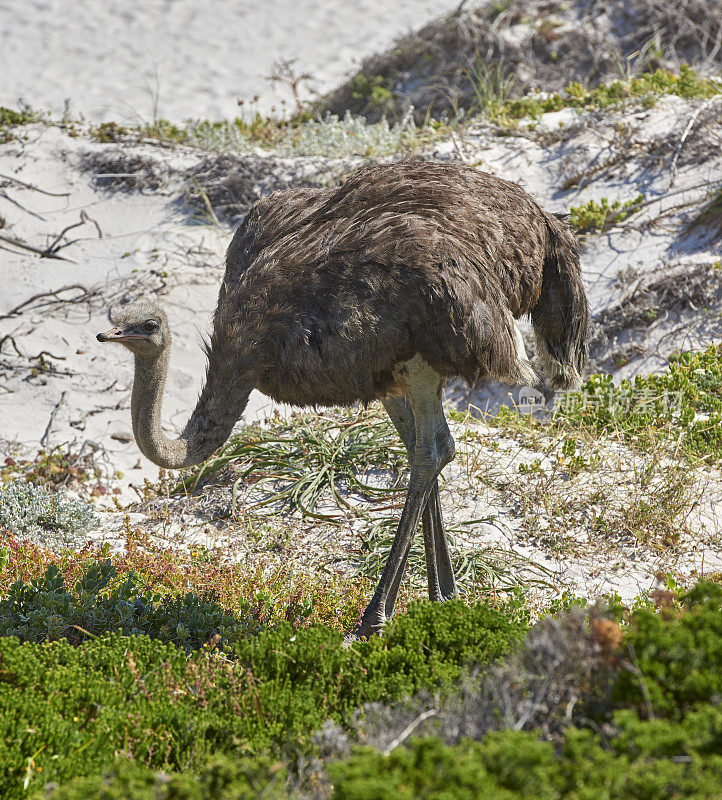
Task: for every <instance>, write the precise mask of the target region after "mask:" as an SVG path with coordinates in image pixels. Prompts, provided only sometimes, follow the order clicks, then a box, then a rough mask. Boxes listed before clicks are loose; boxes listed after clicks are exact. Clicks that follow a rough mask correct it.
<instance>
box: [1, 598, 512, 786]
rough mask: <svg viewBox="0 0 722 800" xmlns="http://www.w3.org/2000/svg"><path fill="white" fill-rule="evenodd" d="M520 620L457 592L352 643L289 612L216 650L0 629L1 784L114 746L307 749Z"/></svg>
mask: <svg viewBox="0 0 722 800" xmlns="http://www.w3.org/2000/svg"><path fill="white" fill-rule="evenodd" d="M525 627H526V624H525V620H524V619H523V617H521V616H520V615H519V614H515V613H513V612H511V613H510V612H509V611H507V612H504V611H500V610H495V609H491V608H489V607H487V606H485V605H474V606H466V605H464V604H463V603H462V602H460V601H456V602H451V603H446V604H443V605H442V604H432V603H422V604H417V605H414V606H412V607H411V608H410V609H409V613H408V614H407V615H404V616H400V617H399V618H398V619H397V620H396V621H395V622H394V624H393V625H391V626H389V627H388V628H387V629H386V630H385V632H384V635H383V636H382V637H375V638H373V639H370V640H367V641H363V642H359V643H356V644H354V645H353V646H352V647H345V646H344V645H343V639H342V636H341V635H340V634H339V633H337V632H335V631H331V630H330V629H328V628H325V627H323V626H315V627H313V628H307V629H303V630H293V629H292V628H291V627H290V626H289V625H288V624H281V625H278V626H277V627H276V628H274V629H272V630H264V631H261V632H260V633H258V635H256V636H251V637H249V638H240V639H237V640H236V641H235V642H234V643H233V649H232V650H231V651H230V652H229V653H228V655H227V656H223V655H221V654H220V653H217V652H215V650H213V651H211V650H209V648H203V649H200V650H197V651H195V652H192V653H191V654H190V655H189V654H188V653H187V652H186V651H185V650H183V649H178V648H176V647H174V646H173V645H169V644H164V643H162V642H160V641H157V640H153V639H150V638H148V637H147V636H137V635H134V636H131V637H126V636H121V635H120V634H117V633H113V634H108V635H106V636H103V637H101V638H91V639H90V640H87V641H84V642H83V643H82V644H81V645H80V646H77V647H74V646H72V645H71V644H69V643H68V641H67V640H61V641H59V642H55V643H50V644H34V643H31V642H26V643H25V644H21V643H20V642H19V640H18V639H17V638H14V637H5V638H1V639H0V658H1V662H0V663H1V669H2V672H1V675H2V680H0V712H1V713H0V732H1V734H2V735H1V736H0V763H2V764H3V765H4V770H5V772H4V776H5V781H4V783H5V786H6V787H10V792H9V793H8V794H7V795H6V796H7V797H22V796H23V790H24V789H27V788H28V786H30V788H32V789H36V788H37V789H39V788H41V787H42V786H43V785H44V783H45V782H47V781H48V780H55V781H66V780H69V779H70V778H72V777H74V776H79V775H89V774H93V773H99V772H101V771H102V770H103V769H105V768H106V767H107V765H108V764H109V763H112V760H113V758H114V755H115V754H119V753H123V754H125V755H126V757H128V758H130V759H132V760H135V761H136V762H138V763H141V764H145V765H147V766H149V767H153V768H157V769H159V768H164V769H173V770H186V769H202V767H203V765H204V764H205V762H206V761H207V759H208V758H209V756H210V755H211V754H212V753H214V752H216V753H226V754H229V755H242V754H248V753H249V752H250V753H252V754H258V753H262V752H264V751H268V750H271V751H273V752H279V751H280V748H281V747H282V746H289V745H292V746H295V747H303V748H306V747H308V745H309V740H310V735H311V732H312V731H313V730H315V729H317V728H319V727H321V725H322V724H323V722H324V721H325V720H326V719H328V718H331V719H335V720H336V721H338V722H341V721H342V720H343V719H345V718H346V717H347V716H349V715H350V714H351V712H352V711H353V710H354V709H355V708H357V707H359V706H361V705H363V704H364V703H367V702H372V701H373V702H386V703H388V702H390V701H393V700H395V699H401V698H402V697H404V696H407V695H412V694H414V693H416V692H418V691H420V690H421V689H423V688H432V687H440V686H443V685H452V684H453V683H454V682H455V681H456V680H458V678H459V675H460V674H461V672H462V671H463V670H464V669H468V668H469V667H471V666H472V665H474V664H478V663H482V664H483V663H485V662H488V661H489V660H490V659H493V658H496V657H498V656H500V655H502V654H503V653H505V652H506V651H507V650H508V649H509V648H510V647H511V645H512V644H513V643H514V642H516V641H517V640H518V638H519V637H520V635H522V634H523V632H524V630H525ZM213 644H214V642H211V643H210V645H209V647H212V646H213ZM21 720H22V724H21V725H20V726H19V725H18V723H20V721H21ZM28 776H29V777H28Z"/></svg>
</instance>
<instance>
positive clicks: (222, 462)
mask: <svg viewBox="0 0 722 800" xmlns="http://www.w3.org/2000/svg"><path fill="white" fill-rule="evenodd" d="M405 463H406V452H405V450H404V448H403V446H402V444H401V442H400V441H399V439H398V437H397V435H396V432H395V431H394V429H393V428H392V426H391V424H390V423H389V422H388V420H386V418H385V417H384V416H382V414H381V413H380V412H379V411H378V410H377V409H369V410H363V411H347V412H333V413H331V412H329V413H327V414H315V413H313V414H299V415H295V416H294V417H292V418H291V419H289V420H273V421H272V422H271V424H270V426H269V427H268V428H261V427H259V426H249V427H248V428H246V430H244V431H243V432H242V433H240V434H239V435H238V436H236V437H234V438H233V439H232V440H231V441H230V442H229V444H227V445H226V447H224V448H223V450H222V451H221V452H220V453H219V454H218V455H216V456H215V457H214V458H212V459H209V460H208V461H206V462H205V463H203V464H201V465H200V466H199V467H198V468H196V469H194V470H192V471H190V472H189V473H188V474H186V475H185V476H184V477H183V479H182V480H181V481H180V482H179V483H178V484H177V485H176V486H175V487H174V488H173V490H172V492H173V493H180V492H187V493H192V492H194V491H196V490H197V489H198V488H199V487H200V486H201V485H203V483H205V482H206V481H208V479H210V478H211V477H212V476H213V475H215V474H217V473H218V472H220V471H221V470H226V469H232V470H233V473H234V482H233V500H232V511H233V512H234V513H235V511H236V509H237V506H238V502H239V496H240V490H241V487H242V486H244V485H245V486H252V487H253V489H254V491H262V492H264V496H263V497H261V498H260V499H254V500H253V501H252V503H251V505H252V506H254V507H259V508H260V507H263V506H268V505H274V506H277V505H281V506H287V507H288V508H290V509H292V510H298V511H300V512H301V513H302V514H303V515H305V516H308V517H311V518H313V519H319V520H324V521H333V520H337V519H338V516H339V515H338V514H333V513H321V512H319V511H318V510H317V506H318V505H319V503H320V501H321V500H322V498H325V499H330V500H331V501H332V503H333V505H335V506H336V507H337V508H339V509H349V508H351V503H350V502H349V500H348V499H347V498H348V496H358V497H360V498H362V499H364V500H377V499H379V498H383V497H385V496H387V495H388V494H389V493H393V492H398V491H402V490H403V487H400V486H397V485H396V484H397V483H398V476H399V473H400V471H401V470H402V469H403V468H404V466H405ZM370 469H377V470H378V469H380V470H383V471H384V472H386V473H390V474H391V476H392V482H393V485H392V486H391V487H389V486H387V485H386V483H387V482H384V483H383V485H378V486H376V485H374V484H373V483H371V482H370V481H369V480H368V476H369V470H370ZM394 476H395V477H394ZM341 488H342V491H341Z"/></svg>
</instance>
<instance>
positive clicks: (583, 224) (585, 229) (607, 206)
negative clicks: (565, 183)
mask: <svg viewBox="0 0 722 800" xmlns="http://www.w3.org/2000/svg"><path fill="white" fill-rule="evenodd" d="M645 199H646V198H645V196H644V195H643V194H638V195H637V196H636V197H634V198H632V199H631V200H625V201H624V202H622V201H621V200H614V201H613V202H612V203H610V202H609V200H607V198H606V197H602V198H601V200H600V201H599V202H597V201H596V200H589V201H587V202H586V203H584V204H583V205H581V206H572V207H571V208H570V209H569V211H570V215H569V224H570V225H571V227H572V228H573V229H574V230H576V231H577V232H578V233H589V232H591V231H605V230H607V228H611V227H612V226H613V225H616V224H618V223H619V222H622V221H623V220H625V219H626V218H627V217H628V216H629V215H630V214H633V213H634V212H635V211H638V210H639V207H640V206H641V205H642V203H644V201H645Z"/></svg>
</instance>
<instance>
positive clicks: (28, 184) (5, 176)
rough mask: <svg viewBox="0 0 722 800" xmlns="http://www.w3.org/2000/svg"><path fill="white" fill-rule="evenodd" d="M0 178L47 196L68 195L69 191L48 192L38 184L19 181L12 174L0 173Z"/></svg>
mask: <svg viewBox="0 0 722 800" xmlns="http://www.w3.org/2000/svg"><path fill="white" fill-rule="evenodd" d="M0 180H4V181H12V182H13V183H17V184H18V186H24V187H25V188H26V189H32V190H33V191H34V192H40V194H46V195H47V196H48V197H70V192H48V191H46V190H45V189H41V188H40V187H39V186H34V185H33V184H32V183H26V182H25V181H21V180H20V178H13V176H12V175H2V174H0Z"/></svg>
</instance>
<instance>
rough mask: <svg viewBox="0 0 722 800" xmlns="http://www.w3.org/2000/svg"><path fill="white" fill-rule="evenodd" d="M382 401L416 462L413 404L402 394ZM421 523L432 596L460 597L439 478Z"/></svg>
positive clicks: (444, 597)
mask: <svg viewBox="0 0 722 800" xmlns="http://www.w3.org/2000/svg"><path fill="white" fill-rule="evenodd" d="M382 402H383V404H384V408H385V409H386V412H387V413H388V415H389V417H390V418H391V422H393V424H394V427H395V428H396V430H397V431H398V434H399V436H400V437H401V441H402V442H403V443H404V445H405V447H406V451H407V453H408V456H409V464H412V463H413V460H414V448H415V445H416V431H415V430H414V412H413V411H412V410H411V405H410V404H409V403H408V402H407V401H406V400H404V399H403V398H400V397H387V398H385V399H384V400H383V401H382ZM421 524H422V527H423V530H424V549H425V555H426V573H427V576H428V580H429V599H430V600H440V601H443V600H450V599H451V598H452V597H458V590H457V588H456V580H455V578H454V568H453V567H452V565H451V557H450V555H449V547H448V544H447V541H446V533H445V531H444V519H443V516H442V513H441V502H440V500H439V481H438V478H437V479H436V480H435V481H434V485H433V486H432V488H431V493H430V494H429V499H428V500H427V501H426V506H425V507H424V511H423V514H422V516H421Z"/></svg>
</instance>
